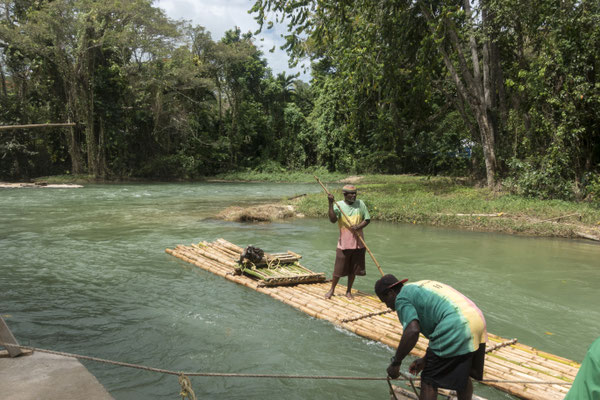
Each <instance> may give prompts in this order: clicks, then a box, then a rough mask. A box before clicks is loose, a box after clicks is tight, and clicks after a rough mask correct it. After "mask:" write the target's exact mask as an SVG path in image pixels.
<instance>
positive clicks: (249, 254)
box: [238, 246, 265, 265]
mask: <svg viewBox="0 0 600 400" xmlns="http://www.w3.org/2000/svg"><path fill="white" fill-rule="evenodd" d="M264 255H265V252H264V251H263V250H262V249H259V248H258V247H254V246H248V247H246V248H245V249H244V252H243V253H242V255H241V256H240V260H239V261H238V264H244V260H248V261H250V262H251V263H253V264H254V265H258V263H260V262H261V261H262V259H263V256H264Z"/></svg>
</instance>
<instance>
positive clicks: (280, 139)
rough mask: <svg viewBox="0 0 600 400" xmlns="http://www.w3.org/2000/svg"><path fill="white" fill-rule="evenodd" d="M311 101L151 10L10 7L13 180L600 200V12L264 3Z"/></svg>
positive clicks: (515, 6) (2, 69)
mask: <svg viewBox="0 0 600 400" xmlns="http://www.w3.org/2000/svg"><path fill="white" fill-rule="evenodd" d="M252 12H253V13H254V15H255V16H256V18H257V20H258V22H259V23H261V24H265V26H266V27H268V25H269V24H270V22H272V21H271V20H270V18H278V19H280V20H285V21H287V22H288V24H289V27H290V31H291V34H290V35H289V36H288V37H287V45H286V47H287V50H288V52H289V54H290V55H291V56H292V60H293V62H301V61H304V60H306V61H308V62H310V63H311V67H312V68H311V70H312V76H313V79H312V81H311V82H310V84H308V83H305V82H302V81H299V80H297V79H295V77H294V76H289V75H286V74H284V73H282V74H278V75H274V74H273V73H272V72H271V70H270V69H269V67H268V65H267V63H266V61H265V59H264V57H263V55H262V54H261V52H260V51H259V50H258V49H257V48H256V47H255V45H254V44H253V41H254V37H253V35H252V34H251V33H242V32H240V30H239V29H237V28H235V29H232V30H230V31H228V32H227V33H226V34H225V36H224V37H223V38H222V39H220V40H218V41H214V40H213V39H212V38H211V35H210V33H209V32H207V31H206V30H205V29H204V28H202V27H199V26H196V27H194V26H188V25H186V24H182V23H177V22H174V21H171V20H169V19H168V18H167V17H166V16H165V15H164V13H163V12H162V11H161V10H160V9H158V8H156V7H153V6H152V1H151V0H105V1H98V0H19V1H10V0H0V81H1V82H0V83H1V87H0V124H2V125H15V124H26V123H44V122H63V121H73V122H76V126H75V127H73V128H44V129H27V130H1V131H0V178H4V179H19V178H25V177H33V176H40V175H49V174H64V173H71V174H82V173H87V174H90V175H92V176H95V177H98V178H120V177H125V178H126V177H146V178H196V177H202V176H207V175H214V174H216V173H223V172H231V171H239V170H244V169H254V170H258V171H263V172H271V173H280V172H281V171H283V170H301V169H305V168H327V169H328V170H329V171H338V172H345V173H354V172H356V173H368V172H383V173H424V174H455V175H471V176H473V177H475V178H477V179H482V180H484V181H485V182H487V185H488V186H490V187H494V186H495V185H496V184H497V182H498V181H502V182H504V183H505V184H506V185H507V186H509V187H510V188H512V189H513V190H514V191H516V192H520V193H522V194H526V195H530V196H536V197H543V198H563V199H568V198H579V199H583V198H594V197H595V198H596V199H598V198H599V197H600V81H599V79H598V70H599V68H600V2H598V1H596V0H593V1H590V0H583V1H575V0H566V1H560V2H557V1H555V0H540V1H538V2H536V7H530V3H529V2H527V1H515V0H510V1H508V0H483V1H479V2H474V4H471V3H470V2H469V1H468V0H435V1H425V0H417V1H403V0H391V1H390V0H370V1H361V0H303V1H291V0H257V1H256V3H255V5H254V7H253V8H252Z"/></svg>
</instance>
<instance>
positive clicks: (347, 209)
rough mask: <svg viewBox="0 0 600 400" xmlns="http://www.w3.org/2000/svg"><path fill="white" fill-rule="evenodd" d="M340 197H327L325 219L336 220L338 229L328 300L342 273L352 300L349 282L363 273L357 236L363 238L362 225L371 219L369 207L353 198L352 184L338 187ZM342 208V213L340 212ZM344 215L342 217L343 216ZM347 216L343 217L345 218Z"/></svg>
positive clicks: (327, 294)
mask: <svg viewBox="0 0 600 400" xmlns="http://www.w3.org/2000/svg"><path fill="white" fill-rule="evenodd" d="M342 193H343V194H344V200H343V201H338V202H337V203H336V202H335V200H334V198H333V195H332V194H330V195H329V196H328V200H329V220H330V221H331V222H332V223H335V222H337V223H338V226H339V228H340V238H339V240H338V244H337V249H336V253H335V266H334V268H333V279H332V280H331V289H330V290H329V291H328V292H327V293H326V294H325V298H326V299H329V298H331V296H333V294H334V292H335V286H336V285H337V283H338V281H339V280H340V278H341V277H342V276H347V277H348V289H347V291H346V297H348V298H349V299H352V298H353V296H352V293H351V290H352V284H353V283H354V278H355V277H356V275H360V276H363V275H365V274H366V272H365V252H366V249H365V246H364V245H363V244H362V242H361V241H360V240H359V239H358V237H357V236H360V237H361V238H362V237H363V231H362V230H363V228H364V227H365V226H367V225H369V222H371V216H370V215H369V210H367V206H365V203H364V202H363V201H362V200H356V187H355V186H354V185H345V186H344V187H343V188H342ZM340 209H341V210H343V212H344V213H342V211H340ZM344 214H345V215H346V216H344ZM346 217H347V218H346Z"/></svg>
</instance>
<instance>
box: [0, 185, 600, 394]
mask: <svg viewBox="0 0 600 400" xmlns="http://www.w3.org/2000/svg"><path fill="white" fill-rule="evenodd" d="M319 190H320V187H318V185H296V184H295V185H286V184H205V183H203V184H154V185H147V184H137V185H132V184H130V185H92V186H88V187H86V188H83V189H55V190H51V189H19V190H17V189H13V190H2V191H0V226H1V227H2V229H1V230H0V254H2V261H1V265H2V274H0V287H1V291H0V305H1V307H2V308H1V309H0V313H2V314H3V315H10V317H9V318H7V322H8V324H9V325H10V327H11V329H12V330H13V332H14V333H15V335H16V336H17V338H18V340H19V341H20V342H21V343H23V344H27V345H32V346H35V347H41V348H49V349H54V350H60V351H68V352H75V353H80V354H86V355H91V356H96V357H102V358H109V359H114V360H119V361H124V362H130V363H140V364H144V365H148V366H152V367H157V368H165V369H171V370H177V371H180V370H183V371H204V372H240V373H241V372H244V373H250V372H256V373H277V374H311V375H313V374H314V375H355V376H374V375H383V374H384V371H385V368H386V366H387V363H388V361H389V357H390V356H391V354H392V353H391V350H390V349H389V348H387V347H385V346H382V345H380V344H378V343H374V342H372V341H369V340H366V339H363V338H360V337H357V336H355V335H354V334H351V333H348V332H346V331H344V330H342V329H336V328H334V327H333V326H332V325H331V324H329V323H328V322H324V321H320V320H315V319H313V318H310V317H308V316H306V315H304V314H302V313H301V312H299V311H296V310H295V309H292V308H291V307H289V306H287V305H285V304H283V303H279V302H277V301H275V300H273V299H272V298H270V297H267V296H264V295H261V294H259V293H256V292H254V291H251V290H249V289H247V288H244V287H241V286H237V285H235V284H233V283H231V282H229V281H226V280H224V279H222V278H220V277H217V276H214V275H212V274H210V273H207V272H205V271H202V270H200V269H198V268H195V267H194V266H192V265H190V264H187V263H184V262H182V261H180V260H178V259H176V258H174V257H171V256H169V255H167V254H165V253H164V249H165V248H167V247H174V246H175V245H177V244H189V243H191V242H198V241H200V240H214V239H216V238H219V237H223V238H226V239H228V240H230V241H232V242H234V243H237V244H239V245H242V246H243V245H248V244H254V245H257V246H259V247H262V248H263V249H265V250H266V251H271V252H274V251H285V250H288V249H289V250H293V251H296V252H298V253H300V254H302V255H303V264H305V265H306V266H308V267H309V268H312V269H313V270H315V271H319V272H325V273H326V274H327V275H328V276H331V271H332V266H333V259H334V257H335V244H336V241H337V228H336V225H335V224H331V223H329V221H327V220H326V219H319V220H315V219H299V220H293V221H289V222H280V223H273V224H240V223H233V222H224V221H219V220H215V219H212V218H211V217H212V215H214V214H215V212H217V211H219V210H221V209H222V208H224V207H225V206H227V205H231V204H248V203H252V202H263V201H273V200H278V199H281V198H283V197H287V196H292V195H295V194H299V193H308V192H318V191H319ZM326 206H327V201H326V199H325V197H324V198H323V207H326ZM366 240H367V242H368V244H369V246H370V248H371V250H372V251H373V253H374V254H375V255H376V257H377V259H378V261H379V263H380V264H381V266H382V268H383V270H384V271H385V272H386V273H394V274H396V275H398V276H399V277H400V276H401V277H407V278H409V279H411V280H413V281H414V280H419V279H436V280H439V281H442V282H445V283H448V284H450V285H452V286H454V287H455V288H457V289H459V290H460V291H462V292H463V293H465V294H467V295H468V296H469V297H471V298H472V299H473V300H474V301H475V302H476V303H477V304H478V305H479V306H480V308H481V309H482V310H483V311H484V313H485V316H486V319H487V322H488V329H489V331H490V332H493V333H495V334H498V335H501V336H504V337H507V338H513V337H517V338H518V339H519V341H520V342H522V343H525V344H528V345H532V346H534V347H537V348H539V349H541V350H545V351H549V352H552V353H555V354H558V355H561V356H564V357H567V358H571V359H574V360H578V361H580V360H581V359H582V357H583V355H584V354H585V351H586V349H587V346H588V345H589V344H590V343H591V342H592V341H593V339H595V338H596V337H597V336H598V335H599V334H600V307H598V305H599V304H598V296H597V287H598V286H600V268H599V265H598V259H599V257H598V256H599V254H600V246H597V245H596V244H594V243H588V242H582V241H568V240H558V239H538V238H524V237H514V236H507V235H496V234H489V233H474V232H465V231H454V230H446V229H436V228H429V227H420V226H413V225H395V224H387V223H378V222H373V223H372V224H371V225H369V227H368V228H367V229H366ZM367 270H368V274H367V276H366V277H364V278H358V279H357V281H356V283H355V287H356V288H357V289H360V290H364V291H368V292H372V287H373V283H374V281H375V280H376V279H377V277H378V276H379V273H378V271H377V269H376V268H375V266H374V264H373V263H372V262H371V261H370V260H368V261H367ZM342 283H345V282H344V280H342ZM86 366H87V367H88V368H89V369H90V370H91V371H92V372H93V373H94V374H95V375H96V376H97V377H98V379H99V380H100V382H102V383H103V384H104V385H105V386H106V388H107V389H108V390H109V391H110V392H111V394H112V395H113V396H114V397H115V398H117V399H163V398H164V399H167V398H174V397H176V396H177V394H178V393H179V385H178V383H177V378H176V377H173V376H163V375H159V374H156V373H151V372H146V371H139V370H130V369H125V368H120V367H113V366H108V365H103V364H95V363H87V362H86ZM192 383H193V385H194V390H195V391H196V394H197V395H198V397H199V398H203V399H212V398H215V399H217V398H218V399H221V398H227V399H237V398H240V399H241V398H244V399H246V398H251V399H253V398H279V397H284V396H285V397H286V398H291V399H332V398H333V399H335V398H348V399H364V398H387V397H388V391H387V384H385V383H383V382H354V381H342V382H338V381H301V380H257V379H225V378H193V379H192ZM477 392H479V393H480V394H482V395H484V396H485V397H487V398H490V399H504V398H507V395H505V394H504V393H501V392H497V391H495V390H492V389H490V388H487V387H479V388H477Z"/></svg>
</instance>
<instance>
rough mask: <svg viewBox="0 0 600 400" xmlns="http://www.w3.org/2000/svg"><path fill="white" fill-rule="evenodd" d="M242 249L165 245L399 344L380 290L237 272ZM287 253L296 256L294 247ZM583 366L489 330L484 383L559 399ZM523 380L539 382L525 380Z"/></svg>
mask: <svg viewBox="0 0 600 400" xmlns="http://www.w3.org/2000/svg"><path fill="white" fill-rule="evenodd" d="M243 250H244V249H243V248H241V247H239V246H236V245H234V244H232V243H229V242H227V241H226V240H224V239H218V240H216V241H215V242H212V243H208V242H202V243H201V244H200V245H191V246H183V245H178V246H176V248H175V249H166V250H165V251H166V252H167V253H168V254H171V255H173V256H175V257H177V258H179V259H182V260H184V261H186V262H189V263H191V264H194V265H196V266H198V267H200V268H202V269H204V270H206V271H209V272H212V273H214V274H216V275H219V276H221V277H223V278H225V279H227V280H230V281H232V282H235V283H237V284H240V285H243V286H246V287H248V288H250V289H253V290H256V291H257V292H260V293H264V294H266V295H269V296H271V297H273V298H274V299H277V300H279V301H282V302H284V303H286V304H289V305H290V306H292V307H294V308H297V309H298V310H300V311H302V312H304V313H306V314H308V315H310V316H312V317H314V318H319V319H325V320H327V321H330V322H331V323H333V324H334V325H337V326H340V327H342V328H344V329H346V330H348V331H351V332H353V333H355V334H357V335H359V336H362V337H365V338H368V339H371V340H375V341H378V342H380V343H383V344H385V345H387V346H390V347H391V348H394V349H395V348H396V347H397V346H398V343H399V341H400V337H401V336H402V325H401V324H400V322H399V321H398V318H397V316H396V314H395V313H391V312H386V311H388V309H387V307H386V306H385V304H384V303H382V302H381V301H379V299H378V298H377V297H376V296H374V295H370V294H367V293H363V292H360V291H355V290H353V291H352V294H353V295H354V299H353V300H349V299H348V298H346V296H334V297H332V298H331V299H329V300H326V299H325V298H324V297H323V296H324V294H325V293H326V292H327V291H328V290H329V283H328V282H323V281H317V282H314V281H313V282H310V279H313V278H308V276H311V274H314V273H312V271H310V270H308V269H306V268H304V267H302V268H304V270H303V272H300V271H299V272H298V275H299V276H305V277H306V278H305V281H304V282H301V280H302V278H300V279H298V282H297V283H302V284H293V285H292V284H291V283H290V282H292V281H293V280H294V278H293V277H291V276H288V277H287V278H288V279H280V282H282V283H283V284H284V285H287V286H274V285H272V284H267V283H266V281H265V280H262V279H257V278H258V277H256V276H247V275H244V274H242V275H236V268H239V264H237V260H238V259H239V257H240V255H241V254H242V252H243ZM279 254H281V253H279ZM283 254H288V255H290V256H292V257H294V256H298V255H297V254H296V253H292V252H288V253H283ZM298 258H299V256H298ZM306 271H308V272H306ZM292 275H293V274H292ZM317 275H322V274H317ZM275 278H281V277H275ZM267 279H268V277H267ZM315 279H317V278H315ZM318 279H320V278H318ZM318 279H317V280H318ZM272 283H275V282H272ZM337 291H338V293H345V291H346V288H345V287H343V286H341V285H338V287H337ZM427 345H428V341H427V339H425V338H424V337H423V336H421V337H420V338H419V341H418V342H417V345H416V346H415V348H414V349H413V351H412V352H411V354H412V355H413V356H416V357H422V356H423V355H424V354H425V350H426V349H427ZM579 367H580V364H579V363H577V362H574V361H571V360H568V359H566V358H563V357H559V356H555V355H553V354H550V353H546V352H543V351H540V350H537V349H535V348H533V347H530V346H526V345H524V344H521V343H517V341H516V339H513V340H508V339H505V338H502V337H499V336H496V335H494V334H491V333H488V343H487V350H486V357H485V368H484V376H483V380H484V382H482V383H484V384H486V385H489V386H492V387H495V388H497V389H500V390H502V391H504V392H507V393H510V394H512V395H514V396H517V397H520V398H523V399H531V400H553V399H556V400H559V399H563V398H564V397H565V395H566V393H567V392H568V390H569V388H570V385H569V384H570V383H572V382H573V380H574V379H575V375H576V374H577V371H578V370H579ZM524 381H526V382H539V383H536V384H532V383H523V382H524ZM540 383H541V384H540Z"/></svg>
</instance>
